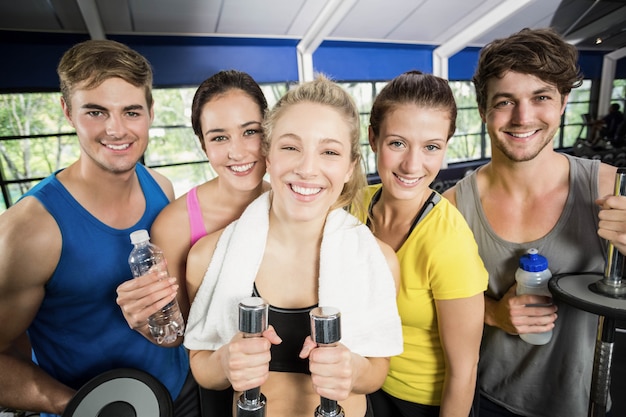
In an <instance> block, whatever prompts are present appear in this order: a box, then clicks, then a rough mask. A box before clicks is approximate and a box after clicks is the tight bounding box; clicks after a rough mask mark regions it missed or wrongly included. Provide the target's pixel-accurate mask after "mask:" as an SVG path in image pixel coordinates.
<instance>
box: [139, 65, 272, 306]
mask: <svg viewBox="0 0 626 417" xmlns="http://www.w3.org/2000/svg"><path fill="white" fill-rule="evenodd" d="M266 109H267V101H266V100H265V96H264V95H263V92H262V91H261V88H260V87H259V85H258V84H257V83H256V81H254V79H253V78H252V77H251V76H250V75H248V74H247V73H244V72H241V71H236V70H228V71H220V72H218V73H217V74H215V75H213V76H211V77H209V78H207V79H206V80H204V81H203V82H202V84H200V86H199V87H198V89H197V90H196V93H195V95H194V98H193V102H192V106H191V124H192V127H193V130H194V133H195V134H196V136H197V137H198V139H199V140H200V145H201V146H202V149H203V150H204V152H205V153H206V155H207V158H208V159H209V161H210V163H211V167H212V168H213V169H214V170H215V172H216V174H217V176H216V177H215V178H213V179H211V180H209V181H207V182H205V183H203V184H200V185H198V186H196V187H194V188H192V189H191V190H189V192H188V193H187V194H184V195H182V196H180V197H178V198H177V199H176V200H174V201H173V202H172V203H170V204H169V205H168V206H166V207H165V208H164V209H163V211H161V213H160V214H159V216H158V217H157V219H156V220H155V222H154V223H153V225H152V229H151V236H152V241H153V242H154V243H156V244H157V245H158V246H160V247H161V248H162V249H163V251H164V253H165V257H166V259H167V263H168V270H169V273H170V275H171V276H173V277H176V278H178V285H179V288H178V291H184V292H186V285H185V269H186V264H187V254H188V252H189V249H191V246H192V245H193V244H194V243H195V242H196V241H197V240H198V239H200V238H201V237H203V236H205V235H206V234H208V233H211V232H214V231H216V230H220V229H222V228H224V227H225V226H227V225H228V224H229V223H230V222H232V221H233V220H235V219H237V218H239V216H240V215H241V213H242V212H243V210H244V209H245V208H246V207H247V206H248V203H250V202H251V201H252V200H254V199H255V198H256V197H258V196H259V195H261V193H262V192H263V191H266V190H267V189H269V183H267V182H265V181H263V176H264V175H265V159H264V158H263V157H262V156H261V138H262V136H263V133H262V129H261V123H262V122H263V114H264V113H265V110H266ZM181 298H182V299H184V300H185V303H184V304H181V309H182V311H183V314H184V316H185V318H186V317H187V313H188V312H189V302H188V298H187V296H186V295H185V296H184V297H181Z"/></svg>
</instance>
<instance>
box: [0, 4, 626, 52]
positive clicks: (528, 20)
mask: <svg viewBox="0 0 626 417" xmlns="http://www.w3.org/2000/svg"><path fill="white" fill-rule="evenodd" d="M78 1H80V2H81V8H79V7H78V3H77V2H78ZM329 1H333V2H335V1H341V0H19V1H18V0H0V30H20V31H33V32H61V33H87V34H91V35H92V36H95V35H96V34H97V33H98V32H100V33H102V31H103V32H104V33H103V34H102V36H105V37H106V36H107V35H119V34H125V35H129V34H130V35H132V34H137V35H187V36H215V35H218V36H245V37H264V38H268V37H269V38H271V37H276V38H284V37H289V38H294V39H300V38H302V36H303V35H304V34H305V33H307V32H308V31H309V29H310V28H311V26H312V24H313V22H315V21H316V19H317V18H318V16H320V15H321V12H322V10H324V9H325V6H326V4H327V3H328V2H329ZM516 1H517V0H506V2H507V3H508V4H513V5H514V4H516V3H515V2H516ZM504 3H505V0H356V1H355V3H354V5H353V6H352V7H351V9H350V10H349V11H348V13H347V14H346V15H345V16H344V17H342V18H341V19H340V21H339V22H338V24H337V26H336V27H334V28H333V30H332V31H331V33H330V35H329V36H328V37H327V38H326V39H339V40H354V41H359V40H362V41H384V42H410V43H418V44H428V45H433V46H439V45H442V44H445V43H446V42H448V41H449V40H450V39H454V38H455V37H456V38H459V36H461V35H459V34H462V36H465V35H466V34H467V36H468V42H470V43H468V45H470V46H482V45H484V44H485V43H488V42H490V41H492V40H493V39H496V38H500V37H503V36H507V35H509V34H511V33H513V32H516V31H518V30H521V29H522V28H524V27H532V28H536V27H547V26H550V25H551V24H552V22H553V18H554V16H555V12H558V13H559V14H558V17H559V24H560V29H563V27H565V28H566V29H568V30H571V32H573V33H584V35H585V39H582V40H581V43H580V44H578V46H579V47H583V48H591V49H603V50H609V51H610V50H616V49H619V48H621V47H624V46H625V45H626V37H625V36H623V35H622V34H623V33H626V1H625V0H602V1H600V2H598V1H597V0H533V1H531V3H530V4H529V5H527V6H525V7H523V8H521V9H520V10H518V11H516V12H515V13H514V14H513V16H510V17H508V18H504V19H502V20H501V21H499V22H495V23H496V24H495V25H494V26H493V28H487V26H489V24H486V25H484V28H485V30H481V29H480V28H476V27H475V26H476V25H475V23H476V22H477V21H479V20H480V19H481V18H482V17H483V16H485V15H488V13H490V12H491V11H492V10H494V9H496V8H498V7H499V6H500V5H502V4H504ZM559 4H562V6H561V7H559ZM85 8H87V9H88V11H89V13H88V14H87V13H85V14H83V13H84V12H82V11H81V9H82V10H83V11H84V10H85ZM603 8H604V9H606V10H610V13H611V14H612V15H613V14H621V15H622V16H624V18H623V19H612V21H611V24H610V26H611V27H610V28H607V27H601V28H597V27H596V26H597V25H596V26H593V23H594V22H599V20H598V19H601V18H602V16H603V15H602V13H601V11H602V10H603ZM592 9H593V10H594V13H590V14H589V16H586V17H585V18H584V19H582V20H581V19H580V18H581V15H582V14H585V12H587V11H590V10H592ZM581 10H582V11H583V12H582V13H581ZM596 11H597V13H596ZM605 14H606V13H605ZM596 15H597V16H596ZM579 21H580V22H579ZM488 23H489V22H488ZM605 26H606V25H605ZM99 27H101V28H102V30H99ZM468 28H471V29H472V30H470V31H467V29H468ZM483 32H484V33H483ZM596 36H598V37H600V36H601V37H602V38H603V39H605V42H604V43H603V44H602V45H599V46H598V45H595V37H596ZM473 37H476V39H470V38H473Z"/></svg>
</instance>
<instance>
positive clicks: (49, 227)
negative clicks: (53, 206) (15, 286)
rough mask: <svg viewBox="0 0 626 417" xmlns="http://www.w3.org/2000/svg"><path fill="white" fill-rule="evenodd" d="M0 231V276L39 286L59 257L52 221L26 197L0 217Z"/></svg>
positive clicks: (56, 231)
mask: <svg viewBox="0 0 626 417" xmlns="http://www.w3.org/2000/svg"><path fill="white" fill-rule="evenodd" d="M0 230H2V233H0V253H2V257H0V258H1V259H0V274H1V275H3V276H5V275H4V274H5V273H9V274H11V275H18V276H20V277H21V279H24V280H28V281H31V283H36V284H41V285H43V284H44V283H45V282H46V281H47V280H48V279H49V278H50V276H51V275H52V273H53V271H54V269H55V268H56V265H57V263H58V261H59V258H60V254H61V244H62V240H61V239H62V238H61V232H60V230H59V227H58V225H57V223H56V221H55V220H54V218H53V217H52V216H51V215H50V213H48V211H47V210H46V209H45V208H44V207H43V206H42V205H41V203H40V202H39V201H38V200H37V199H36V198H34V197H26V198H24V199H22V200H20V201H19V202H18V203H16V204H15V205H14V206H12V207H10V208H9V209H8V210H7V211H6V212H4V213H3V214H2V215H0ZM7 271H8V272H7Z"/></svg>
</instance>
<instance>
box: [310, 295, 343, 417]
mask: <svg viewBox="0 0 626 417" xmlns="http://www.w3.org/2000/svg"><path fill="white" fill-rule="evenodd" d="M309 314H310V318H311V338H312V339H313V341H314V342H315V343H317V345H318V346H334V345H335V344H336V343H337V342H339V340H340V339H341V320H340V319H341V313H340V312H339V310H338V309H336V308H334V307H316V308H314V309H313V310H311V312H310V313H309ZM344 415H345V414H344V412H343V409H342V408H341V406H340V405H339V404H337V401H335V400H330V399H328V398H324V397H320V405H319V406H318V407H317V408H316V409H315V417H344Z"/></svg>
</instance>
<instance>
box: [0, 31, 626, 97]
mask: <svg viewBox="0 0 626 417" xmlns="http://www.w3.org/2000/svg"><path fill="white" fill-rule="evenodd" d="M110 38H111V39H114V40H117V41H120V42H123V43H126V44H128V45H129V46H131V47H132V48H134V49H136V50H137V51H139V52H140V53H142V54H144V55H145V56H146V57H147V58H148V60H149V61H150V62H151V64H152V66H153V68H154V76H155V77H154V84H155V86H157V87H167V86H171V87H177V86H197V85H198V84H200V83H201V82H202V81H203V80H204V79H205V78H207V77H209V76H210V75H212V74H214V73H215V72H217V71H219V70H222V69H230V68H236V69H239V70H242V71H246V72H248V73H250V74H251V75H252V76H253V77H254V78H255V79H256V80H257V81H258V82H261V83H267V82H285V81H296V80H297V79H298V68H297V55H296V45H297V42H298V41H297V40H296V39H251V38H221V37H162V36H158V37H150V36H111V37H110ZM86 39H87V36H86V35H68V34H52V33H28V32H10V31H0V56H1V57H2V65H0V92H2V91H4V92H7V91H54V90H57V89H58V79H57V75H56V65H57V63H58V61H59V59H60V58H61V56H62V54H63V53H64V52H65V51H66V50H67V49H68V48H69V47H70V46H71V45H73V44H75V43H77V42H80V41H83V40H86ZM433 49H434V46H431V45H413V44H388V43H375V42H344V41H326V42H323V43H322V44H321V45H320V47H319V48H318V49H317V50H316V51H315V53H314V54H313V62H314V69H315V71H318V72H323V73H325V74H328V75H329V76H331V77H332V78H333V79H336V80H347V81H360V80H362V81H366V80H369V81H372V80H373V81H379V80H389V79H391V78H393V77H395V76H396V75H398V74H400V73H402V72H404V71H407V70H410V69H418V70H421V71H423V72H432V66H433V63H432V51H433ZM478 52H479V49H478V48H466V49H464V50H463V51H461V52H459V53H457V54H456V55H454V56H453V57H451V59H450V61H449V64H448V72H449V78H450V79H451V80H470V79H471V77H472V74H473V72H474V68H475V65H476V60H477V57H478ZM602 57H603V55H602V53H598V52H584V51H583V52H581V68H582V71H583V73H584V74H585V76H586V77H587V78H600V76H601V71H602ZM616 78H626V59H621V60H620V61H618V64H617V74H616Z"/></svg>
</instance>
